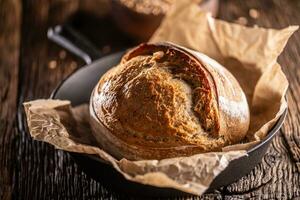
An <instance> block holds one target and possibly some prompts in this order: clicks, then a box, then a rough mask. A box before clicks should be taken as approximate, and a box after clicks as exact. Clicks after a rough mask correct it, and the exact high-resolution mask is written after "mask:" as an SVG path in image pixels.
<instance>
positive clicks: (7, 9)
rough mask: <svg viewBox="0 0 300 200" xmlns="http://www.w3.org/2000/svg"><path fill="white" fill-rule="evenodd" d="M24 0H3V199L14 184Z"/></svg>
mask: <svg viewBox="0 0 300 200" xmlns="http://www.w3.org/2000/svg"><path fill="white" fill-rule="evenodd" d="M20 14H21V1H19V0H9V1H8V0H4V1H0V199H4V200H6V199H7V200H8V199H11V197H12V196H11V195H12V190H13V188H12V186H13V183H14V180H13V176H14V169H15V167H16V166H15V164H14V158H15V153H16V152H15V140H16V137H17V135H16V134H17V133H16V128H15V127H16V120H15V113H16V105H17V90H18V61H19V39H20V17H21V15H20Z"/></svg>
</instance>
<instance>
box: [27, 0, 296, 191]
mask: <svg viewBox="0 0 300 200" xmlns="http://www.w3.org/2000/svg"><path fill="white" fill-rule="evenodd" d="M297 28H298V27H296V26H290V27H287V28H285V29H282V30H274V29H264V28H257V27H256V28H250V27H245V26H241V25H237V24H232V23H228V22H225V21H222V20H216V19H214V18H212V17H211V16H210V14H208V13H204V12H202V11H201V9H200V8H199V6H198V5H197V4H196V1H195V0H186V1H179V0H178V1H176V3H175V4H174V6H173V7H172V9H171V10H170V12H169V13H168V14H167V16H166V17H165V19H164V21H163V22H162V24H161V26H160V27H159V28H158V30H157V31H156V32H155V34H154V35H153V37H152V38H151V40H150V41H151V42H159V41H170V42H173V43H177V44H179V45H182V46H185V47H188V48H191V49H194V50H197V51H200V52H202V53H204V54H207V55H208V56H210V57H212V58H214V59H215V60H217V61H218V62H220V63H221V64H222V65H223V66H225V67H226V68H227V69H228V70H229V71H231V73H232V74H233V75H234V76H235V77H236V78H237V80H238V81H239V83H240V85H241V86H242V88H243V90H244V91H245V93H246V96H247V100H248V102H249V107H250V111H251V122H250V129H249V131H248V136H247V138H246V139H245V141H243V142H242V143H241V144H236V145H232V146H227V147H225V148H224V149H223V151H222V152H211V153H203V154H196V155H193V156H189V157H179V158H169V159H163V160H141V161H129V160H127V159H121V160H116V159H115V158H113V157H112V156H111V155H109V154H108V153H106V152H105V151H103V150H102V149H101V148H100V147H98V146H97V144H96V143H95V139H94V138H93V135H92V134H91V130H90V127H89V122H88V119H89V110H88V105H82V106H79V107H75V108H72V107H71V104H70V102H69V101H64V100H50V99H48V100H35V101H30V102H27V103H24V107H25V113H26V117H27V124H28V128H29V132H30V134H31V136H32V137H33V138H34V139H36V140H40V141H44V142H47V143H50V144H52V145H54V146H55V147H56V148H58V149H62V150H65V151H70V152H78V153H84V154H92V155H93V156H96V157H98V158H100V159H102V160H104V161H106V162H107V163H108V164H111V165H112V166H113V167H114V168H115V169H116V170H117V171H118V172H120V173H121V174H123V176H124V177H125V178H126V179H128V180H131V181H135V182H138V183H141V184H148V185H152V186H156V187H167V188H174V189H177V190H180V191H183V192H186V193H190V194H194V195H201V194H203V193H204V192H205V190H206V189H207V188H208V187H209V185H210V183H211V182H212V181H213V179H214V178H215V177H216V176H217V175H218V174H219V173H220V172H222V171H223V170H224V169H225V168H226V167H227V166H228V164H229V163H230V162H231V161H232V160H234V159H237V158H239V157H242V156H246V155H247V153H246V150H247V149H248V148H250V147H252V146H253V145H255V144H256V143H258V142H259V141H260V140H261V139H263V138H264V137H265V136H266V134H267V133H268V131H269V130H270V129H271V128H272V126H273V125H274V124H275V123H276V121H277V120H278V118H279V117H280V115H281V114H282V113H283V112H284V110H285V109H286V108H287V103H286V100H285V98H284V96H285V93H286V91H287V88H288V81H287V79H286V77H285V75H284V74H283V72H282V70H281V67H280V65H279V64H278V63H277V57H278V56H279V54H280V53H281V52H282V50H283V48H284V46H285V45H286V43H287V40H288V38H289V37H290V36H291V35H292V34H293V32H294V31H296V30H297ZM99 78H100V77H99Z"/></svg>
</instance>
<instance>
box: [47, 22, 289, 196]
mask: <svg viewBox="0 0 300 200" xmlns="http://www.w3.org/2000/svg"><path fill="white" fill-rule="evenodd" d="M48 38H49V39H50V40H52V41H54V42H55V43H57V44H58V45H61V46H63V47H64V48H66V49H68V50H69V51H71V52H72V53H74V54H75V55H77V56H79V57H80V58H82V59H83V60H84V61H85V62H86V66H85V67H82V68H80V69H79V70H77V71H75V72H74V73H73V74H71V75H70V76H69V77H67V78H66V79H65V80H63V81H62V82H61V83H60V84H59V85H58V87H57V88H56V89H55V90H54V91H53V93H52V95H51V98H53V99H67V100H70V101H71V102H72V105H73V106H76V105H80V104H82V103H88V102H89V98H90V94H91V92H92V89H93V88H94V86H95V85H96V83H97V82H98V80H99V78H100V77H101V76H102V75H103V74H104V73H105V72H106V71H107V70H108V69H110V68H111V67H113V66H115V65H116V64H118V63H119V61H120V59H121V57H122V55H123V54H124V51H121V52H119V53H113V54H111V55H107V56H103V57H101V58H100V53H99V51H97V50H96V48H94V47H92V45H91V43H89V42H87V40H85V39H84V38H83V37H82V36H81V35H80V34H78V33H76V31H74V30H72V29H71V28H70V27H66V26H64V27H61V26H57V27H55V28H53V29H49V31H48ZM286 114H287V111H285V112H284V113H283V114H282V116H280V118H279V119H278V121H277V122H276V124H275V125H274V127H273V128H272V129H271V130H270V132H269V134H268V136H267V137H266V138H265V139H264V140H263V141H262V142H260V143H259V144H258V145H256V146H254V147H253V148H251V149H250V150H248V156H245V157H241V158H239V159H236V160H234V161H232V162H231V163H230V164H229V166H228V167H227V168H226V169H225V170H224V171H222V172H221V173H220V174H219V175H218V176H217V177H216V178H215V180H214V181H213V182H212V183H211V185H210V187H209V189H208V192H209V191H213V190H215V189H219V188H220V187H222V186H226V185H228V184H230V183H233V182H234V181H236V180H238V179H240V178H241V177H242V176H245V175H247V174H248V173H249V172H250V171H251V170H252V169H253V168H254V167H255V166H256V165H257V164H258V163H260V162H261V160H262V158H263V156H264V155H265V153H266V151H267V149H268V147H269V145H270V143H271V141H272V139H273V137H274V136H275V135H276V133H277V132H278V131H279V129H280V127H281V125H282V124H283V121H284V119H285V116H286ZM71 155H72V157H73V159H74V160H75V161H76V162H77V163H78V165H79V166H81V167H82V169H83V171H84V172H85V173H86V174H87V175H89V176H91V177H92V178H93V179H95V180H97V181H99V182H101V183H102V185H104V186H106V187H107V188H110V189H113V190H117V191H121V192H124V193H126V194H130V195H133V196H148V197H158V196H160V197H162V196H163V197H166V196H182V195H186V194H185V193H183V192H180V191H178V190H175V189H171V188H157V187H153V186H149V185H142V184H137V183H134V182H130V181H127V180H126V179H125V178H124V177H123V176H122V175H120V174H119V173H118V172H116V171H115V170H114V169H113V168H112V167H111V166H110V165H108V164H105V163H103V162H101V160H99V159H95V158H94V157H93V156H89V155H83V154H76V153H71Z"/></svg>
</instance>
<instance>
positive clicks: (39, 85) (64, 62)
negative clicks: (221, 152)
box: [0, 0, 300, 200]
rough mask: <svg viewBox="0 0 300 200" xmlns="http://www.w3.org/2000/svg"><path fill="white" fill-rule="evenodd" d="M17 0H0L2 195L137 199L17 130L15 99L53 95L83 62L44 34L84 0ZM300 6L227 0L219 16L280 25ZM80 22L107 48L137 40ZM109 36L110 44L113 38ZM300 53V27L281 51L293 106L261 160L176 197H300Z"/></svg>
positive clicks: (295, 19) (279, 0) (294, 19)
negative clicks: (199, 192)
mask: <svg viewBox="0 0 300 200" xmlns="http://www.w3.org/2000/svg"><path fill="white" fill-rule="evenodd" d="M81 1H82V0H81ZM20 2H21V1H20V0H0V87H1V90H0V98H1V99H0V106H1V107H0V109H1V112H0V120H1V121H0V199H113V200H114V199H129V198H130V199H134V198H132V197H128V196H126V195H125V194H120V193H117V192H115V191H113V189H112V188H105V187H103V186H102V185H101V183H99V182H96V181H94V180H93V179H91V178H90V177H88V176H87V175H85V174H84V173H83V172H82V171H81V169H80V166H77V165H76V163H74V162H73V160H72V159H71V158H70V156H69V154H67V153H65V152H63V151H60V150H55V149H54V148H53V147H52V146H50V145H48V144H45V143H42V142H37V141H33V140H32V139H31V138H30V137H29V135H28V134H27V133H25V132H17V131H16V125H17V124H16V121H15V120H14V119H15V113H16V105H17V102H23V101H24V100H31V99H37V98H47V97H49V94H50V93H51V91H52V90H53V89H54V88H55V86H56V85H57V84H58V83H59V81H60V80H62V79H63V78H64V77H66V76H67V75H68V74H70V73H71V72H72V71H74V70H76V69H77V68H78V67H80V66H82V65H83V63H82V62H81V61H80V60H78V59H76V58H75V57H74V56H72V55H70V54H68V53H66V52H65V51H63V50H62V49H61V48H59V47H57V46H56V45H54V44H52V43H51V42H49V41H48V40H47V38H46V32H47V28H48V27H49V26H53V25H55V24H60V23H62V22H63V21H65V20H67V19H68V18H69V17H70V16H71V15H72V14H73V13H75V12H76V11H77V10H78V9H80V5H81V4H82V3H80V2H79V0H23V1H22V3H23V5H22V10H21V5H20V4H21V3H20ZM251 9H252V11H250V10H251ZM253 9H255V10H253ZM299 10H300V2H299V1H296V0H265V1H256V0H248V1H244V0H235V1H232V0H222V1H221V8H220V14H219V17H220V18H222V19H225V20H228V21H232V22H236V21H238V22H240V23H245V22H246V23H247V25H249V26H252V25H254V24H258V25H259V26H264V27H269V28H271V27H272V28H283V27H285V26H288V25H291V24H300V14H299V13H298V12H299ZM21 13H22V29H21V44H20V45H21V47H20V51H19V39H20V38H19V36H20V34H19V31H20V28H18V27H19V26H20V20H19V19H20V14H21ZM255 13H256V14H255ZM241 17H242V18H241ZM110 23H111V22H110V21H107V22H106V23H105V26H106V27H110ZM78 27H79V28H81V29H82V30H83V32H84V33H86V35H88V36H89V38H91V39H92V41H93V42H95V44H97V45H98V47H100V49H102V50H103V53H108V52H109V51H111V50H114V49H111V48H113V47H115V46H116V48H119V47H118V44H123V45H124V44H126V45H129V44H133V42H132V41H130V39H125V40H124V39H121V38H123V37H120V38H117V39H115V40H112V39H110V38H111V37H112V36H113V35H112V34H110V33H111V32H112V33H113V32H116V29H113V28H112V29H111V32H108V34H107V35H103V34H102V35H101V33H102V30H101V28H103V27H97V26H91V24H90V22H89V23H86V24H80V25H79V26H78ZM89 27H91V28H89ZM99 35H101V37H99ZM121 40H124V41H121ZM112 43H114V45H113V47H112V46H109V45H110V44H112ZM19 52H20V58H19ZM299 58H300V32H299V31H298V32H296V34H295V35H294V36H293V37H292V38H291V40H290V41H289V43H288V45H287V47H286V49H285V50H284V52H283V54H282V55H281V56H280V58H279V63H280V64H281V65H282V66H283V70H284V72H285V73H286V75H287V77H288V80H289V81H290V90H289V92H288V94H287V99H288V102H289V108H290V109H289V114H288V117H287V119H286V121H285V124H284V126H283V128H282V130H281V132H280V134H278V136H277V137H276V138H275V139H274V141H273V142H272V144H271V146H270V148H269V150H268V153H267V154H266V155H265V156H264V159H263V161H262V163H261V164H259V165H258V166H256V168H255V169H254V170H252V172H251V173H250V174H248V175H247V176H245V177H243V178H242V179H240V180H239V181H237V182H235V183H233V184H231V185H229V186H226V187H223V188H221V189H219V190H218V191H215V192H214V193H211V194H205V195H203V196H201V197H190V198H176V199H197V200H198V199H292V198H297V197H299V198H300V116H299V111H300V104H299V102H300V78H299V77H300V68H299V67H300V60H299ZM19 61H20V62H19ZM18 63H19V68H18ZM18 74H19V76H18ZM17 97H18V98H17Z"/></svg>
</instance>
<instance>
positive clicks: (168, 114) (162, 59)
mask: <svg viewBox="0 0 300 200" xmlns="http://www.w3.org/2000/svg"><path fill="white" fill-rule="evenodd" d="M212 62H214V61H213V60H212V61H211V59H210V58H206V57H205V55H202V54H199V53H197V52H193V51H191V50H188V49H185V48H183V47H180V46H177V45H174V44H170V43H157V44H141V45H140V46H138V47H136V48H134V49H132V50H131V51H129V52H128V53H127V54H126V55H125V56H124V57H123V58H122V61H121V63H120V64H119V65H118V66H117V67H115V68H114V69H112V70H110V71H109V72H107V73H106V74H105V75H104V76H103V77H102V78H101V80H100V81H99V83H98V85H97V86H96V88H95V89H94V92H93V94H92V97H91V113H92V127H93V129H94V133H95V136H96V138H97V141H98V142H99V143H100V144H101V145H102V146H103V148H105V149H106V150H108V151H110V153H112V154H113V155H115V156H116V157H119V158H121V157H126V158H128V159H133V160H138V159H162V158H167V157H175V156H187V155H192V154H195V153H200V152H207V151H218V150H221V148H222V147H224V146H226V145H228V144H231V143H235V142H237V141H240V140H241V139H242V138H243V137H244V136H245V134H246V132H247V129H248V125H249V110H248V106H247V102H246V99H245V98H244V94H243V92H242V90H241V88H240V87H239V85H238V83H237V81H236V80H235V79H234V78H233V76H232V75H231V74H230V73H229V72H228V71H227V70H225V69H224V68H222V67H221V69H219V68H220V67H219V66H217V67H212V66H211V65H216V64H215V63H212ZM228 74H229V75H228ZM228 82H229V83H228ZM225 86H226V87H229V88H228V90H229V92H228V91H227V89H225V88H224V87H225ZM220 95H221V96H220ZM224 99H225V100H224ZM236 102H238V103H239V104H241V105H240V107H239V109H238V110H237V111H234V112H231V111H230V105H229V104H232V105H233V106H234V105H235V103H236ZM220 103H221V104H220ZM240 108H241V109H240ZM228 109H229V110H228ZM234 115H236V116H234ZM241 116H242V117H243V118H241ZM234 121H237V123H236V124H235V125H234V126H233V124H234V123H233V122H234ZM104 141H105V142H104Z"/></svg>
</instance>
